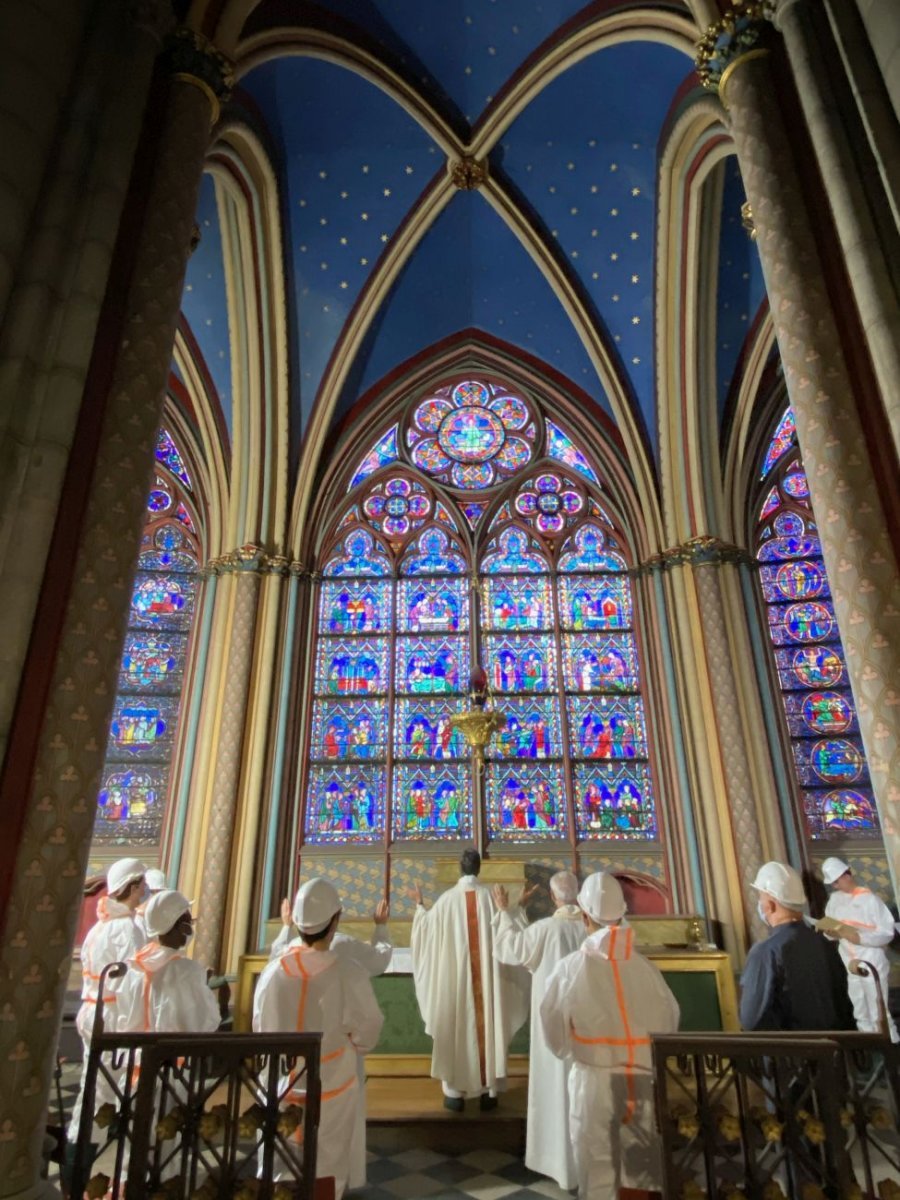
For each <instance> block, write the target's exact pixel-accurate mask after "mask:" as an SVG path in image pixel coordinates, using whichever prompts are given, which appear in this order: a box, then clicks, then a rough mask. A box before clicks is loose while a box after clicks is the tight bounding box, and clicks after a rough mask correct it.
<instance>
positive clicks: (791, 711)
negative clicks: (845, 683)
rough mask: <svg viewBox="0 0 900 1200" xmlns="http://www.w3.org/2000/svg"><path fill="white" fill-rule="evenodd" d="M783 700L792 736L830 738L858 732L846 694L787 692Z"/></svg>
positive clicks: (829, 691) (849, 698) (851, 703)
mask: <svg viewBox="0 0 900 1200" xmlns="http://www.w3.org/2000/svg"><path fill="white" fill-rule="evenodd" d="M783 700H784V708H785V712H786V713H787V722H788V730H789V732H790V734H791V737H829V736H834V735H836V734H842V733H856V732H857V731H858V728H859V727H858V723H857V720H856V712H855V710H854V708H853V699H852V697H851V695H850V693H849V692H848V691H842V692H836V691H832V690H830V689H829V690H827V691H802V692H801V691H796V692H786V693H785V695H784V696H783Z"/></svg>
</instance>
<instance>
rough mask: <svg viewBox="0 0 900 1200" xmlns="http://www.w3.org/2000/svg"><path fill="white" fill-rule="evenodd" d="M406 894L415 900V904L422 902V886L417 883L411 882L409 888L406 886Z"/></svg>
mask: <svg viewBox="0 0 900 1200" xmlns="http://www.w3.org/2000/svg"><path fill="white" fill-rule="evenodd" d="M406 894H407V896H409V898H410V900H415V902H416V904H422V903H423V898H422V888H421V887H420V885H419V884H418V883H416V884H413V886H412V887H411V888H407V889H406Z"/></svg>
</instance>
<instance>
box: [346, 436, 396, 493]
mask: <svg viewBox="0 0 900 1200" xmlns="http://www.w3.org/2000/svg"><path fill="white" fill-rule="evenodd" d="M396 461H397V426H396V425H394V426H393V428H392V429H389V430H388V431H387V433H386V434H385V435H384V437H382V438H381V439H380V440H379V441H377V442H376V443H375V445H374V446H373V447H372V449H371V450H370V451H369V453H368V454H367V455H366V457H365V458H364V459H363V460H362V462H361V463H360V464H359V466H358V467H357V468H356V474H355V475H354V476H353V478H352V479H351V480H350V487H351V488H355V487H356V485H357V484H358V483H362V481H363V480H364V479H368V477H369V476H370V475H373V474H374V473H375V472H376V471H377V470H379V469H380V468H381V467H386V466H387V465H388V464H389V463H392V462H396Z"/></svg>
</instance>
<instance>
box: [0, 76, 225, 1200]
mask: <svg viewBox="0 0 900 1200" xmlns="http://www.w3.org/2000/svg"><path fill="white" fill-rule="evenodd" d="M208 91H209V89H208V88H207V92H208ZM210 94H211V93H210ZM153 120H154V122H155V127H156V128H157V129H158V131H159V139H158V142H157V145H156V158H155V170H154V172H153V176H152V181H151V184H150V188H149V191H148V193H147V196H146V208H145V214H144V220H143V226H142V228H141V231H140V234H139V237H138V239H137V241H136V243H135V246H134V271H133V275H132V279H131V284H130V286H129V288H128V291H127V295H126V299H125V302H124V306H123V313H124V315H123V320H122V326H121V330H122V332H121V339H120V342H119V345H118V350H117V356H116V359H115V362H114V365H113V368H112V382H111V387H110V389H109V392H108V396H107V398H106V400H105V407H104V411H103V417H102V427H101V433H100V443H99V448H98V451H97V455H96V459H95V462H94V464H93V475H92V479H91V484H90V491H89V494H88V499H87V507H86V511H85V516H84V520H83V523H82V526H81V535H80V540H79V542H78V545H77V550H76V551H75V567H74V572H73V576H72V583H71V587H70V591H69V596H68V600H67V606H66V610H65V616H64V618H63V622H62V628H61V630H60V638H59V642H58V650H57V651H56V657H55V662H54V664H53V668H52V674H51V679H50V690H49V701H48V706H47V709H46V712H45V714H44V717H43V721H42V724H41V728H40V734H39V740H38V745H37V756H36V761H35V767H34V772H33V777H32V778H31V780H25V781H23V787H24V788H25V789H26V795H27V810H26V812H25V818H24V826H23V830H22V835H21V838H20V839H19V842H18V846H17V849H16V864H15V872H14V879H13V883H12V893H11V898H10V905H9V910H8V913H7V922H6V927H5V930H4V939H3V944H2V947H0V977H2V978H3V980H4V996H5V997H6V999H5V1002H4V1006H3V1010H2V1012H3V1017H4V1019H3V1021H2V1022H0V1130H2V1137H0V1196H4V1197H7V1196H14V1195H17V1194H21V1193H23V1192H25V1191H27V1189H29V1188H32V1187H34V1186H36V1184H37V1182H38V1178H39V1171H40V1160H41V1155H40V1151H41V1144H42V1142H43V1137H44V1121H45V1113H46V1106H47V1097H48V1093H49V1088H50V1081H51V1072H52V1067H53V1056H54V1052H55V1049H56V1038H57V1031H58V1028H59V1021H60V1015H61V1011H62V1003H63V998H64V993H65V984H66V979H67V974H68V960H69V956H70V954H71V948H72V941H73V937H74V934H75V923H76V918H77V915H78V912H79V909H80V901H81V888H82V882H83V879H84V873H85V869H86V865H87V860H88V851H89V846H90V838H91V832H92V829H93V824H94V815H95V811H96V792H97V786H98V781H99V778H100V772H101V768H102V765H103V753H104V749H105V743H106V736H107V731H108V728H109V721H110V716H111V710H112V704H113V698H114V695H115V683H116V675H117V671H118V666H119V656H120V652H121V646H122V641H123V638H124V633H125V626H126V623H127V619H128V612H129V604H130V600H131V582H132V579H133V576H134V569H135V563H136V559H137V553H138V549H139V544H140V537H141V531H142V529H143V524H144V519H145V515H146V514H145V505H146V497H147V488H148V484H149V478H150V472H151V470H152V467H153V463H154V456H153V447H154V440H155V436H156V430H157V428H158V425H159V422H160V417H161V413H162V404H163V398H164V389H165V383H166V378H167V374H168V368H169V362H170V358H171V353H172V345H173V342H174V337H175V324H176V321H177V317H178V310H179V304H180V299H181V292H182V287H183V283H184V273H185V267H186V264H187V258H188V251H189V246H190V235H191V229H192V226H193V219H194V212H195V209H196V204H197V194H198V190H199V185H200V177H201V170H202V165H203V159H204V155H205V152H206V148H207V145H208V140H209V128H210V102H209V98H208V95H207V94H206V93H205V92H204V91H203V90H201V89H200V88H199V87H196V86H194V85H193V84H192V83H191V82H187V81H185V80H184V78H183V77H182V78H179V77H178V76H175V77H173V78H172V80H171V82H170V84H169V85H168V87H167V90H166V95H165V99H164V102H163V103H161V104H160V105H159V107H158V109H157V111H156V112H155V113H154V114H153ZM26 1029H27V1038H26V1037H25V1030H26Z"/></svg>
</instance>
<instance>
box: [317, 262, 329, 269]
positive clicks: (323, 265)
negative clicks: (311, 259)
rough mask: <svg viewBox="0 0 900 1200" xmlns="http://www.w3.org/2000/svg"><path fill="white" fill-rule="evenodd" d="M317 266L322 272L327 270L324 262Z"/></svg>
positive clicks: (326, 264)
mask: <svg viewBox="0 0 900 1200" xmlns="http://www.w3.org/2000/svg"><path fill="white" fill-rule="evenodd" d="M319 266H320V267H321V269H322V270H323V271H327V270H328V263H326V262H323V263H319Z"/></svg>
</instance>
